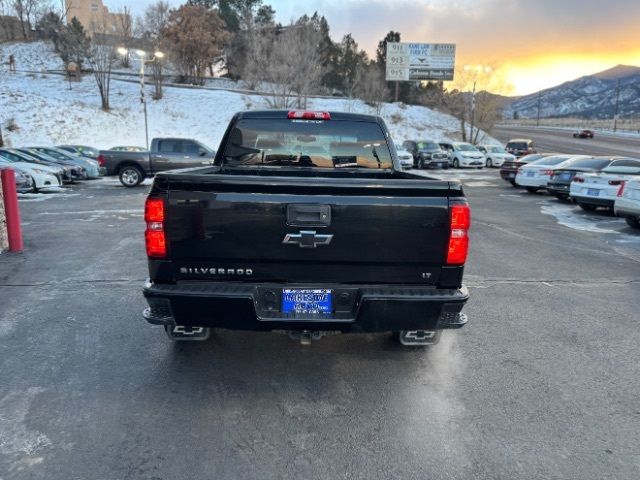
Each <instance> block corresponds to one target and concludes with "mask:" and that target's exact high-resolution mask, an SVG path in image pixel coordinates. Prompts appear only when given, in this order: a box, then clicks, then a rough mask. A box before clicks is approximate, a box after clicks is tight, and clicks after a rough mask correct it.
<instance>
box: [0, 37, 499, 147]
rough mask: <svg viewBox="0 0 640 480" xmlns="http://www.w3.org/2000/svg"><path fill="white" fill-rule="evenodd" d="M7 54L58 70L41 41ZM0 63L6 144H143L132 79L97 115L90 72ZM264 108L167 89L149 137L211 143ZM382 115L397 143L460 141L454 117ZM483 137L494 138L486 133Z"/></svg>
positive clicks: (353, 108)
mask: <svg viewBox="0 0 640 480" xmlns="http://www.w3.org/2000/svg"><path fill="white" fill-rule="evenodd" d="M10 53H13V54H14V55H16V59H17V62H18V70H32V71H38V72H43V71H44V70H46V69H58V68H60V62H59V59H58V58H57V57H56V56H55V54H54V53H53V51H52V49H51V47H50V46H49V45H48V44H45V43H42V42H38V43H31V44H9V45H2V46H0V57H2V58H4V59H6V57H8V55H9V54H10ZM2 63H4V62H2ZM2 68H3V71H2V73H1V75H0V122H2V123H3V124H5V123H6V122H7V121H8V120H10V119H11V120H13V121H14V123H15V124H16V125H17V126H18V130H16V131H13V132H7V131H4V134H5V141H6V142H7V143H9V144H11V145H14V146H19V145H47V144H60V143H78V144H88V145H93V146H96V147H98V148H109V147H112V146H115V145H141V146H142V145H144V143H145V134H144V118H143V113H142V106H141V104H140V100H139V86H138V85H137V84H136V83H128V82H123V81H119V80H117V79H116V78H113V79H112V84H111V107H112V109H111V111H110V112H104V111H102V110H101V109H100V98H99V96H98V90H97V87H96V85H95V82H94V80H93V77H92V76H85V77H84V78H83V79H82V81H80V82H73V83H71V85H70V84H69V83H68V82H67V81H66V80H65V79H64V77H63V76H60V75H55V74H49V73H25V72H20V71H18V73H15V74H10V73H8V71H7V67H6V65H2ZM150 97H151V88H150V89H149V92H148V98H150ZM310 103H311V105H310V108H313V109H316V110H329V111H349V112H356V113H375V111H374V109H373V108H371V107H369V106H367V105H366V104H364V103H363V102H361V101H359V100H349V99H322V98H316V99H312V100H311V102H310ZM264 108H268V107H267V103H266V101H265V99H264V98H263V97H261V96H259V95H249V94H240V93H234V92H229V91H225V90H203V89H194V88H172V87H167V88H165V97H164V98H163V99H162V100H160V101H153V100H150V101H149V103H148V114H149V136H150V137H154V136H184V137H191V138H196V139H198V140H200V141H202V142H203V143H205V144H208V145H210V146H212V147H214V148H216V147H217V146H218V143H219V142H220V139H221V138H222V135H223V133H224V130H225V128H226V126H227V124H228V122H229V120H230V119H231V117H232V116H233V114H234V113H236V112H238V111H242V110H248V109H264ZM381 115H382V117H383V118H384V119H385V121H386V122H387V124H388V126H389V129H390V130H391V133H392V135H393V137H394V139H395V140H396V141H403V140H405V139H408V138H421V139H434V140H441V139H458V138H459V133H458V129H459V128H460V125H459V122H458V120H456V119H455V118H453V117H451V116H449V115H446V114H442V113H439V112H435V111H433V110H430V109H428V108H424V107H418V106H406V105H402V104H384V106H383V108H382V113H381ZM484 141H486V142H487V143H493V142H494V140H493V139H492V138H490V137H488V136H487V137H486V138H485V139H484Z"/></svg>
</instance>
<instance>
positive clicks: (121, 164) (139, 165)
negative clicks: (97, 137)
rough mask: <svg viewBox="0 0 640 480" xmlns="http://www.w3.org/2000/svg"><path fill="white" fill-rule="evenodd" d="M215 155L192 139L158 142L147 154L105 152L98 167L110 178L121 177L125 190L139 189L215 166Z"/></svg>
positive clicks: (162, 140) (170, 139)
mask: <svg viewBox="0 0 640 480" xmlns="http://www.w3.org/2000/svg"><path fill="white" fill-rule="evenodd" d="M214 156H215V152H214V151H213V150H211V149H210V148H209V147H207V146H205V145H203V144H202V143H200V142H198V141H196V140H191V139H188V138H154V139H153V140H152V141H151V149H150V150H149V151H148V152H146V151H143V152H136V151H118V150H101V151H100V154H99V155H98V163H99V164H100V166H101V167H104V168H105V169H106V172H107V173H106V174H107V175H118V177H120V183H122V185H124V186H125V187H136V186H138V185H140V183H142V181H143V180H144V179H145V177H150V176H153V175H155V174H156V173H158V172H163V171H166V170H175V169H180V168H190V167H201V166H203V165H211V164H212V163H213V158H214Z"/></svg>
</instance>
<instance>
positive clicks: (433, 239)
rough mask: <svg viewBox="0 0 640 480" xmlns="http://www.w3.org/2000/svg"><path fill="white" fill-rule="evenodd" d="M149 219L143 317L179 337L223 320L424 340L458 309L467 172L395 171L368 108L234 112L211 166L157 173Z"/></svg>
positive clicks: (378, 122) (306, 337) (312, 332)
mask: <svg viewBox="0 0 640 480" xmlns="http://www.w3.org/2000/svg"><path fill="white" fill-rule="evenodd" d="M145 221H146V223H147V229H146V234H145V237H146V249H147V255H148V259H149V273H150V279H149V280H148V282H147V284H146V285H145V288H144V296H145V297H146V300H147V302H148V304H149V308H147V309H146V310H145V311H144V317H145V319H146V320H147V321H148V322H150V323H152V324H160V325H164V326H165V330H166V331H167V334H168V335H169V337H170V338H172V339H174V340H184V339H204V338H207V337H208V335H209V331H210V328H225V329H234V330H257V331H284V332H288V333H289V335H290V336H292V337H293V338H296V339H300V340H301V341H302V342H303V343H308V342H310V341H311V339H317V338H320V337H322V336H323V335H326V334H329V333H339V332H342V333H359V332H394V333H395V334H396V335H397V337H398V339H399V340H400V342H401V343H402V344H404V345H426V344H433V343H436V342H437V340H438V338H439V334H440V332H441V330H442V329H446V328H459V327H461V326H463V325H464V324H465V323H466V322H467V318H466V316H465V315H464V314H463V313H461V310H462V307H463V305H464V304H465V302H466V301H467V299H468V292H467V289H466V288H465V287H464V286H463V284H462V275H463V270H464V264H465V261H466V258H467V251H468V246H469V239H468V230H469V226H470V210H469V206H468V204H467V202H466V200H465V196H464V193H463V190H462V186H461V184H460V183H458V182H455V181H451V182H450V181H442V180H431V179H428V178H425V177H423V176H418V175H415V174H412V173H410V172H403V171H402V170H401V169H400V167H399V164H398V160H397V157H396V152H395V147H394V146H393V142H392V141H391V137H390V135H389V132H388V130H387V127H386V125H385V124H384V122H383V121H382V119H380V118H377V117H372V116H367V115H357V114H347V113H330V112H300V111H292V112H287V111H264V112H245V113H239V114H236V115H235V117H234V118H233V119H232V121H231V123H230V125H229V127H228V129H227V131H226V133H225V135H224V137H223V139H222V143H221V145H220V148H219V150H218V153H217V155H216V157H215V162H214V165H213V166H209V167H201V168H193V169H185V170H181V171H172V172H163V173H160V174H158V175H156V177H155V180H154V182H153V186H152V188H151V192H150V194H149V196H148V198H147V201H146V206H145Z"/></svg>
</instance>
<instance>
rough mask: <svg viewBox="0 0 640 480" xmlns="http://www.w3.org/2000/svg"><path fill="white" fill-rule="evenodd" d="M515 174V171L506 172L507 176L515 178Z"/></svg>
mask: <svg viewBox="0 0 640 480" xmlns="http://www.w3.org/2000/svg"><path fill="white" fill-rule="evenodd" d="M515 177H516V174H515V173H507V178H515Z"/></svg>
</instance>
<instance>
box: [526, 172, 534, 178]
mask: <svg viewBox="0 0 640 480" xmlns="http://www.w3.org/2000/svg"><path fill="white" fill-rule="evenodd" d="M534 175H535V172H527V177H533V176H534Z"/></svg>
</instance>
